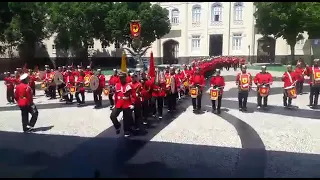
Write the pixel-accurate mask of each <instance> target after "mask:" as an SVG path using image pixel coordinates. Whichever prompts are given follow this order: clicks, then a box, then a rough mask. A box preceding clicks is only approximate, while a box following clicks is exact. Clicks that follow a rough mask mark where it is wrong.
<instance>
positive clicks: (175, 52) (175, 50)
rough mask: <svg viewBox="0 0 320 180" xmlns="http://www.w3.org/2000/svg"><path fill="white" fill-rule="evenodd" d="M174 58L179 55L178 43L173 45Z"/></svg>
mask: <svg viewBox="0 0 320 180" xmlns="http://www.w3.org/2000/svg"><path fill="white" fill-rule="evenodd" d="M173 56H174V58H178V57H179V44H176V45H174V54H173Z"/></svg>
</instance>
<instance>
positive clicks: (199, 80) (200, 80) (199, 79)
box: [190, 74, 206, 90]
mask: <svg viewBox="0 0 320 180" xmlns="http://www.w3.org/2000/svg"><path fill="white" fill-rule="evenodd" d="M190 84H191V86H193V85H196V84H199V85H200V86H201V88H200V89H201V90H202V89H203V87H204V85H205V84H206V81H205V79H204V76H203V75H200V74H195V75H193V76H191V78H190Z"/></svg>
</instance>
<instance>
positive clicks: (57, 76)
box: [53, 71, 63, 86]
mask: <svg viewBox="0 0 320 180" xmlns="http://www.w3.org/2000/svg"><path fill="white" fill-rule="evenodd" d="M53 81H54V83H55V84H56V85H58V86H59V85H61V84H62V83H63V75H62V74H61V72H59V71H55V72H54V78H53Z"/></svg>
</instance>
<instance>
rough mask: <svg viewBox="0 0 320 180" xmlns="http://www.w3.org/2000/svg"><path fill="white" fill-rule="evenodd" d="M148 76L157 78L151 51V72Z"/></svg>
mask: <svg viewBox="0 0 320 180" xmlns="http://www.w3.org/2000/svg"><path fill="white" fill-rule="evenodd" d="M148 75H149V76H150V77H155V76H156V72H155V67H154V58H153V52H152V51H151V53H150V62H149V72H148Z"/></svg>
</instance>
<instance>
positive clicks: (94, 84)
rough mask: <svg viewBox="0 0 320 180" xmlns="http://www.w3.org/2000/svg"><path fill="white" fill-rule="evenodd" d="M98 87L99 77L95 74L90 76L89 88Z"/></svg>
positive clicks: (94, 88) (95, 88)
mask: <svg viewBox="0 0 320 180" xmlns="http://www.w3.org/2000/svg"><path fill="white" fill-rule="evenodd" d="M98 87H99V78H98V77H97V76H92V77H91V79H90V89H91V90H92V91H95V90H97V89H98Z"/></svg>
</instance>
